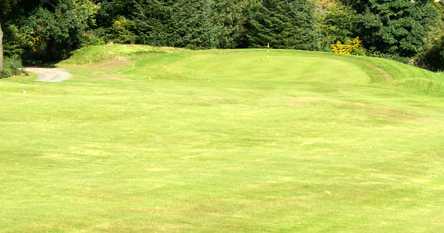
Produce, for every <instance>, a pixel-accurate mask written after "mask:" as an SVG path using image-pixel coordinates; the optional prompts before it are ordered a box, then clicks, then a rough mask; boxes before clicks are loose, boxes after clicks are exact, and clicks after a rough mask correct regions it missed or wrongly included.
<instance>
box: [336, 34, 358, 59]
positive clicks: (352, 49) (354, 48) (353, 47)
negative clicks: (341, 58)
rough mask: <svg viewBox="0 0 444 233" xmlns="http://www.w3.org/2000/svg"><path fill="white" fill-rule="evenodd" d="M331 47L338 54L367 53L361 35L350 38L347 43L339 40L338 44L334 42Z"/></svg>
mask: <svg viewBox="0 0 444 233" xmlns="http://www.w3.org/2000/svg"><path fill="white" fill-rule="evenodd" d="M330 48H331V51H332V52H333V53H334V54H336V55H365V51H364V49H363V48H362V41H361V39H359V37H356V38H354V39H353V40H348V41H347V42H345V44H343V43H342V42H340V41H338V42H336V44H332V45H331V46H330Z"/></svg>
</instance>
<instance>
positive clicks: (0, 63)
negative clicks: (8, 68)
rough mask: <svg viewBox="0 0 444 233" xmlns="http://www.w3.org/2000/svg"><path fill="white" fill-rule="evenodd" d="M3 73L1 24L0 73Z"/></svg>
mask: <svg viewBox="0 0 444 233" xmlns="http://www.w3.org/2000/svg"><path fill="white" fill-rule="evenodd" d="M2 71H3V31H2V25H1V24H0V73H1V72H2Z"/></svg>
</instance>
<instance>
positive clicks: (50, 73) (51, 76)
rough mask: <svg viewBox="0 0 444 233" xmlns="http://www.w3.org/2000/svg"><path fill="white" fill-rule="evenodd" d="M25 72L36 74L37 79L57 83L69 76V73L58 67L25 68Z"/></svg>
mask: <svg viewBox="0 0 444 233" xmlns="http://www.w3.org/2000/svg"><path fill="white" fill-rule="evenodd" d="M24 70H25V72H29V73H33V74H36V75H37V81H39V82H49V83H59V82H63V81H65V80H68V79H70V78H71V74H70V73H69V72H67V71H66V70H63V69H58V68H25V69H24Z"/></svg>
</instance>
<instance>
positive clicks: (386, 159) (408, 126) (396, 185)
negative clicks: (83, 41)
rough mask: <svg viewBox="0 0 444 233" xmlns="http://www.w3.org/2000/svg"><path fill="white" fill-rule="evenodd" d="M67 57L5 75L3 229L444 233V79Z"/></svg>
mask: <svg viewBox="0 0 444 233" xmlns="http://www.w3.org/2000/svg"><path fill="white" fill-rule="evenodd" d="M59 66H61V67H63V68H64V69H66V70H68V71H70V72H71V73H72V77H71V79H69V80H67V81H64V82H62V83H41V82H35V81H34V80H35V77H32V76H27V77H15V78H10V79H4V80H0V98H1V100H2V104H1V105H0V129H1V130H0V138H1V139H2V140H0V160H1V163H0V181H1V182H0V197H1V206H2V211H0V232H92V233H99V232H221V233H222V232H226V233H232V232H307V233H308V232H310V233H313V232H343V233H355V232H363V233H367V232H368V233H370V232H371V233H387V232H390V233H417V232H424V233H426V232H427V233H429V232H430V233H435V232H444V223H443V222H442V219H444V212H443V211H442V206H443V205H442V204H443V203H444V195H443V194H444V172H443V167H444V157H443V152H444V134H443V133H442V132H443V131H444V110H443V109H444V101H443V96H442V95H443V90H442V85H443V84H442V81H441V80H442V75H441V74H436V73H431V72H427V71H424V70H421V69H418V68H415V67H413V66H409V65H404V64H400V63H397V62H394V61H389V60H384V59H375V58H363V57H337V56H333V55H331V54H326V53H316V52H301V51H291V50H270V51H268V50H208V51H191V50H183V49H172V48H153V47H148V46H124V45H107V46H96V47H89V48H84V49H81V50H79V51H77V52H76V53H75V54H74V55H73V56H72V58H71V59H69V60H67V61H64V62H62V63H61V64H59Z"/></svg>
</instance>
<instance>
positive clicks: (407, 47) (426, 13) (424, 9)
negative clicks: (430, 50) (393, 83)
mask: <svg viewBox="0 0 444 233" xmlns="http://www.w3.org/2000/svg"><path fill="white" fill-rule="evenodd" d="M344 3H345V4H347V5H348V6H350V7H352V8H353V9H354V10H355V11H356V12H357V13H358V14H359V19H358V20H357V22H355V27H354V34H355V35H357V36H360V37H361V38H362V39H363V41H364V46H365V47H366V48H368V49H370V50H373V51H377V52H380V53H386V54H394V55H398V56H404V57H411V56H414V55H416V54H418V53H420V52H421V51H422V50H423V48H424V45H425V43H426V37H427V34H428V33H429V31H430V30H431V28H433V27H432V25H433V24H434V23H436V22H438V20H439V18H438V13H437V10H436V8H435V7H434V5H433V2H432V1H428V0H416V1H407V0H392V1H387V0H372V1H370V0H357V1H355V0H353V1H352V0H344Z"/></svg>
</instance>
